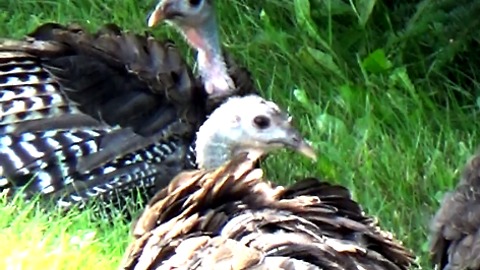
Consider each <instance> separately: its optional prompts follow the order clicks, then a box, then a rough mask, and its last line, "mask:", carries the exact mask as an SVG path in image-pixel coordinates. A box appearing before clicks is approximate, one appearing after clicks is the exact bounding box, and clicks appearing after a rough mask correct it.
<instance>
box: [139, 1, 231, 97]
mask: <svg viewBox="0 0 480 270" xmlns="http://www.w3.org/2000/svg"><path fill="white" fill-rule="evenodd" d="M215 16H216V14H215V7H214V4H213V1H211V0H160V1H159V2H158V3H157V5H156V7H155V10H154V11H153V12H152V13H151V14H150V16H149V17H148V26H149V27H153V26H155V25H157V24H158V23H160V22H161V21H165V22H167V23H168V24H170V25H172V26H173V27H175V28H176V29H177V30H178V31H179V32H180V33H181V34H182V35H183V36H184V37H185V39H186V40H187V42H188V43H189V44H190V45H191V46H192V47H193V48H195V49H196V50H197V52H198V54H197V64H198V70H199V73H200V76H201V78H202V80H203V83H204V86H205V90H206V92H207V93H208V94H209V95H212V96H225V95H228V94H229V93H230V92H231V91H233V89H234V88H235V84H234V82H233V80H232V78H231V77H230V75H229V74H228V70H227V66H226V64H225V60H224V58H223V55H222V48H221V45H220V40H219V30H218V24H217V19H216V17H215Z"/></svg>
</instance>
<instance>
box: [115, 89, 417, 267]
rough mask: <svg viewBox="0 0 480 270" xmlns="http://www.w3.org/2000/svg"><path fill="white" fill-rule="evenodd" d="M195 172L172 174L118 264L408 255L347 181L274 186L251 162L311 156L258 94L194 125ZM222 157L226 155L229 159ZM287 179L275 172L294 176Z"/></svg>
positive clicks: (351, 262) (361, 263)
mask: <svg viewBox="0 0 480 270" xmlns="http://www.w3.org/2000/svg"><path fill="white" fill-rule="evenodd" d="M197 138H198V139H197V147H196V152H197V157H198V161H199V163H200V164H199V167H201V168H200V169H198V170H193V171H184V172H182V173H180V174H178V175H177V176H176V177H175V178H174V179H173V180H172V181H171V182H170V184H169V185H168V187H167V188H164V189H162V190H160V191H159V192H157V194H156V195H155V196H154V197H153V198H152V200H151V201H150V202H149V203H148V205H147V206H146V208H145V210H144V212H143V213H142V214H141V216H140V218H139V219H138V221H137V222H136V223H135V224H134V225H133V230H132V232H133V236H134V239H133V241H132V242H131V244H130V246H129V247H128V249H127V251H126V252H125V255H124V258H123V261H122V263H121V265H120V267H119V269H123V270H141V269H145V270H146V269H150V270H167V269H168V270H171V269H198V270H201V269H202V270H203V269H205V270H207V269H238V270H240V269H244V270H246V269H249V270H259V269H265V270H267V269H268V270H270V269H271V270H278V269H285V270H287V269H288V270H290V269H291V270H293V269H308V270H322V269H323V270H325V269H329V270H330V269H331V270H336V269H338V270H340V269H352V270H364V269H369V270H407V269H411V268H410V267H411V266H413V265H414V259H415V257H414V256H413V254H412V253H411V252H410V251H409V250H407V249H406V248H405V247H403V245H402V244H401V243H399V242H398V241H397V240H396V239H395V238H394V237H393V236H392V235H391V234H390V233H388V232H386V231H384V230H382V229H381V227H380V226H379V225H378V223H377V222H376V221H375V219H373V218H371V217H369V216H367V215H365V213H364V212H363V210H362V207H361V206H360V205H359V204H358V203H357V202H355V201H353V200H352V198H351V194H350V192H349V191H348V189H346V188H345V187H342V186H338V185H334V184H330V183H326V182H320V180H319V179H316V178H312V177H309V178H305V179H302V180H297V181H295V180H294V182H296V183H295V184H293V185H291V186H279V185H276V184H273V183H272V182H271V181H269V180H268V179H266V178H265V177H264V176H263V171H262V169H260V168H257V167H256V166H255V162H256V160H258V157H260V156H262V155H264V154H266V153H269V152H271V151H274V150H276V149H280V148H290V149H293V150H296V151H297V152H300V153H302V154H304V155H306V156H308V157H310V158H313V159H315V158H316V155H315V152H314V150H313V148H312V147H311V146H309V145H308V143H307V142H306V141H305V139H303V137H302V136H301V135H300V133H299V132H298V131H297V130H296V129H295V128H294V127H292V124H291V119H290V118H289V117H288V115H287V114H286V113H284V112H282V111H281V110H280V109H279V108H278V106H277V105H275V104H274V103H273V102H268V101H266V100H264V99H263V98H260V97H258V96H245V97H232V98H230V99H228V100H227V101H226V102H225V103H224V104H223V105H221V106H220V107H218V108H217V109H216V110H215V111H214V112H213V113H212V114H211V117H210V118H209V119H208V120H207V121H206V122H205V123H204V125H203V126H202V127H201V128H200V129H199V131H198V133H197ZM227 161H228V162H227ZM292 180H293V179H283V181H284V182H292Z"/></svg>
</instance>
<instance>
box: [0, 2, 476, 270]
mask: <svg viewBox="0 0 480 270" xmlns="http://www.w3.org/2000/svg"><path fill="white" fill-rule="evenodd" d="M307 2H308V1H301V0H297V1H280V0H278V1H270V2H268V3H267V4H262V3H261V2H260V1H243V2H230V1H228V3H219V7H218V8H219V10H220V21H221V24H222V36H223V41H224V44H225V47H226V48H227V49H228V50H229V51H231V52H232V53H234V55H235V56H236V58H237V59H238V60H239V62H241V63H243V64H245V65H246V66H247V67H248V68H249V69H250V70H251V72H252V73H253V75H254V77H255V79H256V81H257V83H258V85H259V86H261V89H262V90H263V92H264V95H265V96H266V97H269V98H272V99H273V100H275V101H277V102H279V103H281V104H282V105H283V106H286V107H288V108H289V110H290V112H291V113H292V114H293V115H294V116H295V118H296V119H297V122H298V124H299V125H300V126H301V128H302V130H303V131H304V132H305V133H307V134H308V137H309V138H310V140H311V141H312V142H313V144H314V145H315V147H316V148H317V149H318V150H319V152H321V158H320V160H319V162H317V163H315V164H313V163H310V162H308V161H306V160H305V159H303V158H301V157H297V156H294V155H292V154H288V153H282V154H280V155H278V156H275V157H272V158H269V160H268V162H267V165H266V168H267V170H268V175H269V177H271V178H272V179H278V181H280V182H282V183H287V182H291V181H292V179H294V178H295V177H297V176H298V177H301V176H307V175H316V176H322V177H323V178H325V179H326V180H329V181H332V182H337V183H341V184H344V185H346V186H347V187H349V188H350V189H351V190H352V193H353V194H354V197H355V198H356V199H357V200H358V201H359V202H360V203H361V204H362V205H363V206H364V207H365V210H366V211H367V212H368V213H369V214H371V215H375V216H377V217H378V218H379V220H380V221H381V224H382V225H383V227H384V228H385V229H388V230H391V231H393V232H394V233H395V234H396V235H397V236H398V238H400V239H401V240H402V241H404V243H405V244H406V245H407V246H408V247H409V248H411V249H413V250H414V251H415V253H416V254H418V255H419V256H420V260H421V263H422V265H423V266H424V268H426V269H430V266H429V265H428V264H427V253H426V251H427V250H426V248H427V246H426V243H427V240H426V239H427V227H428V222H429V220H430V218H431V216H432V214H433V213H434V211H435V209H436V208H437V206H438V202H439V200H440V199H441V197H442V195H443V193H444V192H445V191H446V190H448V189H450V188H452V187H453V186H454V184H455V183H456V178H458V174H459V170H461V168H462V167H463V165H464V164H465V162H466V160H467V159H468V157H469V156H470V155H471V154H472V153H473V152H474V150H475V148H476V145H477V144H478V140H477V139H476V138H478V133H477V130H476V128H475V125H474V123H476V121H477V119H476V108H475V107H473V106H472V107H468V108H465V107H462V108H460V106H458V105H457V104H455V102H453V101H451V102H449V103H448V106H446V107H438V106H437V105H436V104H435V103H434V102H432V100H430V98H429V97H428V96H427V95H426V94H425V93H426V91H423V90H424V89H423V88H422V87H429V88H438V89H439V91H440V90H441V91H462V90H463V89H458V87H457V86H455V85H441V84H437V83H436V82H428V83H427V84H423V85H421V86H420V87H419V86H418V85H417V84H416V83H414V82H412V81H411V80H410V78H409V77H408V74H407V72H406V71H405V67H403V66H401V65H392V64H391V63H389V61H388V59H386V58H382V56H381V53H379V54H375V55H373V54H370V55H368V54H367V55H365V52H359V53H358V54H356V55H357V56H356V57H357V59H355V61H353V62H356V63H357V65H354V66H353V65H351V64H346V63H352V61H351V59H342V57H343V56H340V54H338V53H336V51H337V49H338V48H336V47H335V46H338V45H334V42H333V40H334V38H336V40H340V41H342V42H345V44H346V43H348V42H351V41H349V40H348V39H347V38H348V37H347V36H345V37H344V36H340V37H339V36H338V35H340V34H337V33H335V32H334V31H333V30H332V29H333V28H332V26H331V25H332V22H331V21H330V20H328V19H325V20H324V21H316V22H315V23H313V22H312V21H311V20H309V17H308V14H306V13H308V10H306V9H304V8H303V6H302V5H301V4H302V3H303V4H305V3H307ZM328 3H330V2H329V1H327V4H328ZM247 4H248V5H247ZM2 5H5V7H3V6H2ZM153 5H154V3H150V1H133V0H129V1H113V0H103V1H93V0H78V1H13V0H7V1H6V2H4V3H2V4H0V7H1V9H0V24H1V25H2V26H3V27H2V28H0V35H1V36H11V37H21V36H22V35H24V34H25V33H27V32H29V31H31V30H32V29H33V28H34V27H35V26H37V25H38V24H40V23H43V22H46V21H57V22H61V23H68V22H72V21H76V22H81V23H82V24H83V25H87V26H89V27H90V28H91V29H95V28H96V27H98V26H99V25H100V24H102V23H105V22H110V21H113V22H115V23H118V24H120V25H121V26H123V27H125V28H128V29H131V30H134V31H138V32H140V31H144V30H146V27H145V16H146V14H147V12H148V11H149V8H151V7H152V6H153ZM359 18H360V21H364V20H365V18H363V17H362V16H359ZM319 29H320V30H321V31H320V30H319ZM155 33H156V35H157V36H158V37H168V38H172V39H174V40H176V41H180V39H179V38H178V35H176V34H174V33H173V32H172V31H169V30H168V29H166V28H165V27H159V29H156V30H155ZM320 33H321V34H320ZM178 43H179V45H180V44H183V43H182V42H178ZM180 47H181V48H183V49H185V46H184V45H180ZM379 52H380V51H379ZM185 55H187V56H188V57H190V56H191V53H190V52H188V51H185ZM343 55H345V54H343ZM372 55H373V56H372ZM369 56H371V59H373V60H371V61H370V62H368V61H367V60H366V59H367V58H368V57H369ZM347 60H348V61H347ZM372 61H373V62H375V63H377V64H378V66H379V68H380V71H379V72H376V71H375V70H374V69H375V67H372V65H375V64H369V63H372ZM352 71H354V72H352ZM352 74H353V75H352ZM354 75H355V76H354ZM0 217H1V218H0V243H2V245H1V247H0V254H2V255H3V256H4V258H6V259H5V260H4V261H1V262H0V268H2V269H36V268H39V266H42V267H40V268H45V269H46V268H48V269H67V268H68V269H88V268H93V267H96V268H99V267H100V268H102V269H115V268H116V266H117V265H118V262H119V260H120V258H121V255H122V252H123V250H124V249H125V247H126V244H127V242H128V239H129V236H128V229H129V228H128V224H125V223H123V222H121V221H118V222H113V224H110V223H107V222H106V221H104V220H98V221H94V222H92V221H91V219H90V217H89V213H88V211H86V212H82V213H76V214H75V213H72V214H71V215H69V216H67V217H61V216H60V215H58V214H55V213H54V214H48V215H47V214H44V213H42V212H41V211H40V210H38V209H37V208H36V207H34V206H32V205H24V204H22V203H16V204H6V203H4V204H3V206H2V207H0ZM1 264H4V265H1ZM2 266H4V267H2Z"/></svg>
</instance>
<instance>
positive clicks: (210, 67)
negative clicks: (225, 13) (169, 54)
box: [183, 16, 229, 80]
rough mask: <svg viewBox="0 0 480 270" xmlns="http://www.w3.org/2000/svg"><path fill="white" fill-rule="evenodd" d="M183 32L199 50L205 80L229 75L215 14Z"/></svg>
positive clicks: (201, 73) (201, 71) (200, 70)
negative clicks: (197, 25) (201, 23)
mask: <svg viewBox="0 0 480 270" xmlns="http://www.w3.org/2000/svg"><path fill="white" fill-rule="evenodd" d="M183 33H184V35H185V38H186V40H187V41H188V43H189V44H190V46H192V47H193V48H195V49H196V50H197V63H198V71H199V73H200V76H201V77H202V79H203V80H208V79H210V78H213V77H220V78H226V77H229V75H228V70H227V66H226V64H225V59H223V55H222V48H221V46H220V37H219V29H218V24H217V20H216V18H215V16H212V17H211V18H209V19H207V20H206V21H205V22H204V24H203V25H201V26H199V27H195V28H193V27H190V28H184V29H183Z"/></svg>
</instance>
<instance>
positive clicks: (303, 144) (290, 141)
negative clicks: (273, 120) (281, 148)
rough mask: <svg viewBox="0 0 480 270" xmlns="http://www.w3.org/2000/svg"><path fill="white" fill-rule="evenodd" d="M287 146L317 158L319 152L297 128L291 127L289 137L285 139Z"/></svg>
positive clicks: (309, 156) (314, 158)
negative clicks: (316, 151)
mask: <svg viewBox="0 0 480 270" xmlns="http://www.w3.org/2000/svg"><path fill="white" fill-rule="evenodd" d="M285 144H286V145H287V147H289V148H292V149H293V150H295V151H297V152H299V153H300V154H302V155H304V156H306V157H308V158H311V159H313V160H317V154H316V153H315V149H313V147H312V146H311V145H310V144H309V143H308V142H307V141H306V140H305V139H304V138H303V137H302V135H301V134H300V132H298V131H297V130H296V129H291V130H289V132H288V136H287V139H286V140H285Z"/></svg>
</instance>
